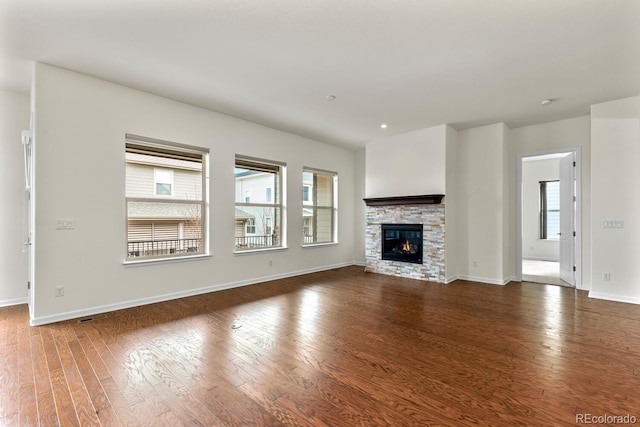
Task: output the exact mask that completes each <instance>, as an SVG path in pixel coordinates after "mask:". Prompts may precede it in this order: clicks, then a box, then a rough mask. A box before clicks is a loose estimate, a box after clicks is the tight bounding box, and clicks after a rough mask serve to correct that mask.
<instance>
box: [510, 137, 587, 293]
mask: <svg viewBox="0 0 640 427" xmlns="http://www.w3.org/2000/svg"><path fill="white" fill-rule="evenodd" d="M562 153H573V155H574V158H575V161H576V169H575V178H576V203H575V207H576V212H575V218H576V222H575V231H576V238H575V239H574V254H575V266H576V272H575V287H576V289H583V283H582V155H581V154H582V153H581V148H580V147H567V148H558V149H554V150H546V151H536V152H529V153H518V155H517V164H516V279H517V280H518V281H519V282H521V281H522V161H523V159H525V158H528V157H540V156H545V155H551V154H562Z"/></svg>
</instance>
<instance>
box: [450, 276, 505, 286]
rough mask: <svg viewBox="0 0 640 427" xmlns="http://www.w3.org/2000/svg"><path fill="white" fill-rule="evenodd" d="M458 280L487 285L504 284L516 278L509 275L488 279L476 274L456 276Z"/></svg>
mask: <svg viewBox="0 0 640 427" xmlns="http://www.w3.org/2000/svg"><path fill="white" fill-rule="evenodd" d="M458 279H459V280H467V281H469V282H479V283H487V284H489V285H499V286H504V285H506V284H507V283H509V282H511V281H514V280H516V278H515V277H514V276H509V277H507V278H506V279H503V280H500V279H489V278H486V277H477V276H458Z"/></svg>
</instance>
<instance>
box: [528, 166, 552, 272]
mask: <svg viewBox="0 0 640 427" xmlns="http://www.w3.org/2000/svg"><path fill="white" fill-rule="evenodd" d="M559 179H560V160H559V159H545V160H531V161H524V162H522V258H527V259H540V260H546V261H559V260H560V241H559V240H546V239H540V233H539V227H540V181H554V180H559Z"/></svg>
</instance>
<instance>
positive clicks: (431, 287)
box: [0, 267, 640, 427]
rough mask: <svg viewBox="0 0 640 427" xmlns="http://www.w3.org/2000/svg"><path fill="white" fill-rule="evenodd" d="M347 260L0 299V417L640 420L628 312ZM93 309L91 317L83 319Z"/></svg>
mask: <svg viewBox="0 0 640 427" xmlns="http://www.w3.org/2000/svg"><path fill="white" fill-rule="evenodd" d="M362 270H363V268H362V267H348V268H342V269H338V270H331V271H327V272H322V273H316V274H311V275H307V276H301V277H295V278H290V279H283V280H277V281H272V282H268V283H263V284H259V285H254V286H248V287H243V288H237V289H232V290H227V291H222V292H217V293H212V294H207V295H202V296H197V297H190V298H185V299H181V300H175V301H170V302H166V303H159V304H152V305H148V306H144V307H138V308H133V309H128V310H122V311H118V312H113V313H108V314H107V315H106V317H104V318H101V319H100V318H98V319H95V320H92V321H88V322H84V323H79V322H78V321H77V320H75V321H67V322H61V323H57V324H53V325H47V326H40V327H29V326H28V313H27V307H26V306H15V307H7V308H1V309H0V425H10V426H13V425H43V426H53V425H58V424H59V425H78V426H80V425H81V426H90V425H104V426H112V425H139V426H160V425H167V426H178V425H204V426H247V425H256V426H279V425H293V426H323V425H328V426H349V427H351V426H384V425H386V426H427V425H446V426H458V425H461V426H462V425H482V426H487V425H495V426H508V425H509V426H513V425H526V426H538V425H539V426H558V425H575V424H576V414H591V415H592V416H603V415H605V414H606V415H609V416H611V415H619V416H624V415H632V416H635V417H639V418H640V392H639V390H640V307H639V306H636V305H631V304H622V303H615V302H608V301H600V300H592V299H589V298H588V297H587V295H586V293H585V292H580V291H575V290H573V289H568V288H563V287H558V286H545V285H539V284H530V283H522V284H520V283H512V284H509V285H507V286H504V287H502V286H494V285H484V284H479V283H471V282H464V281H458V282H454V283H452V284H449V285H439V284H434V283H428V282H422V281H416V280H410V279H400V278H394V277H389V276H382V275H376V274H367V273H364V272H363V271H362ZM96 317H99V316H96Z"/></svg>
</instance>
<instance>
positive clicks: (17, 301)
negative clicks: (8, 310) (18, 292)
mask: <svg viewBox="0 0 640 427" xmlns="http://www.w3.org/2000/svg"><path fill="white" fill-rule="evenodd" d="M28 302H29V301H28V300H27V297H24V298H14V299H5V300H2V301H0V307H9V306H12V305H20V304H27V303H28Z"/></svg>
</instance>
